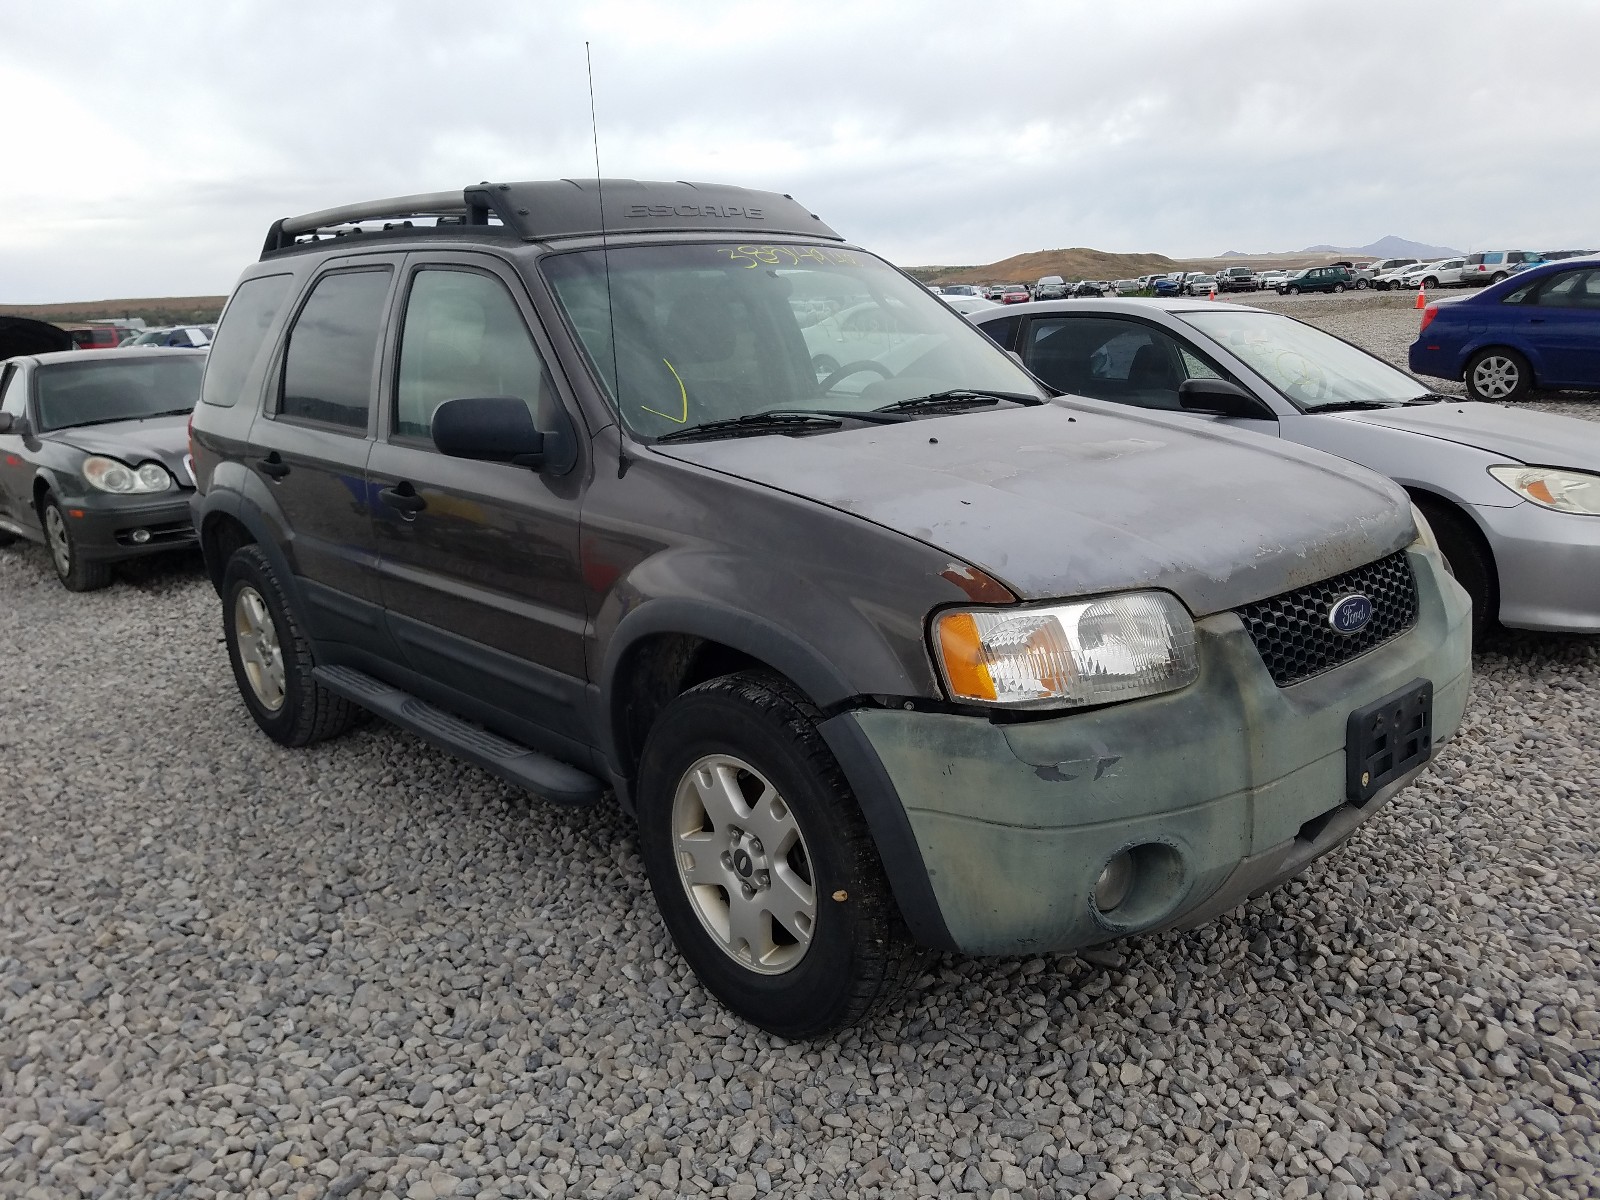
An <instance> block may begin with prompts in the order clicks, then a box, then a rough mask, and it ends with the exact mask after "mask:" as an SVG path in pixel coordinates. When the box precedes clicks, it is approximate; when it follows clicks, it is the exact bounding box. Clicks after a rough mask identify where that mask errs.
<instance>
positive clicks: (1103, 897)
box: [1094, 850, 1133, 913]
mask: <svg viewBox="0 0 1600 1200" xmlns="http://www.w3.org/2000/svg"><path fill="white" fill-rule="evenodd" d="M1132 885H1133V855H1132V854H1130V853H1129V852H1128V851H1126V850H1124V851H1123V852H1122V853H1121V854H1119V855H1117V856H1116V857H1115V858H1113V859H1112V860H1111V861H1110V862H1108V863H1107V864H1106V865H1105V869H1104V870H1103V871H1101V872H1100V878H1099V879H1098V880H1097V881H1096V882H1095V885H1094V906H1095V907H1096V908H1098V909H1099V910H1100V911H1101V912H1103V913H1108V912H1111V911H1112V910H1113V909H1115V908H1116V907H1117V905H1119V904H1121V903H1122V902H1123V901H1124V900H1126V899H1127V898H1128V888H1130V887H1131V886H1132Z"/></svg>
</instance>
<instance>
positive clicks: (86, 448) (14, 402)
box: [0, 350, 205, 592]
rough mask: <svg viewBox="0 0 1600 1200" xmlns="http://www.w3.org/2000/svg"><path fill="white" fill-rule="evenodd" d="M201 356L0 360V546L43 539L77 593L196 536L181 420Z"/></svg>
mask: <svg viewBox="0 0 1600 1200" xmlns="http://www.w3.org/2000/svg"><path fill="white" fill-rule="evenodd" d="M204 366H205V355H204V354H203V353H200V352H198V351H193V350H160V351H142V350H132V351H130V350H114V351H112V350H108V351H106V352H105V353H104V354H96V355H93V356H88V355H84V354H82V353H80V352H78V351H75V350H69V351H65V352H58V353H52V354H37V355H23V356H20V357H16V358H10V359H7V360H6V361H5V362H4V363H3V364H0V546H3V545H8V544H10V543H11V542H13V541H15V540H16V539H17V538H27V539H29V540H31V541H35V542H43V543H44V544H45V546H46V547H47V548H48V549H49V551H50V559H51V562H52V563H53V564H54V565H55V569H56V574H57V575H58V576H60V578H61V582H62V583H63V584H64V585H66V587H68V588H69V589H71V590H72V591H75V592H87V591H92V590H94V589H95V588H101V587H104V586H106V584H108V583H110V582H111V564H112V563H113V562H116V561H117V560H119V559H127V558H137V557H139V556H141V555H145V554H152V553H155V552H157V551H161V550H172V549H178V548H182V547H186V546H192V545H194V541H195V536H194V527H193V525H192V524H191V523H190V517H189V496H190V495H191V494H192V492H193V490H194V484H193V479H192V476H191V475H190V471H189V466H188V463H187V461H186V459H187V454H186V450H187V438H186V434H185V427H186V425H187V423H188V418H189V414H190V412H191V411H192V410H193V408H194V405H195V402H196V400H197V399H198V398H199V396H200V375H201V372H202V370H203V369H204Z"/></svg>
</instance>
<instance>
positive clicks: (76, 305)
mask: <svg viewBox="0 0 1600 1200" xmlns="http://www.w3.org/2000/svg"><path fill="white" fill-rule="evenodd" d="M227 299H228V298H227V297H226V296H163V297H156V298H146V299H142V300H75V301H73V302H71V303H68V304H0V315H4V316H8V317H33V318H34V319H35V320H39V321H52V322H54V323H55V324H57V325H73V324H76V323H78V322H80V321H89V320H101V319H104V318H106V317H142V318H144V321H145V324H147V325H184V324H192V323H201V324H210V323H211V322H213V321H215V320H216V319H217V318H218V317H219V316H221V315H222V306H223V304H225V303H226V302H227Z"/></svg>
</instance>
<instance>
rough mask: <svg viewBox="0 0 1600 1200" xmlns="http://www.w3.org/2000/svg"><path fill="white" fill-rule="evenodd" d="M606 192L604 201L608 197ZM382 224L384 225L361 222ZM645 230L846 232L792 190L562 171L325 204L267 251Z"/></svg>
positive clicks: (275, 235)
mask: <svg viewBox="0 0 1600 1200" xmlns="http://www.w3.org/2000/svg"><path fill="white" fill-rule="evenodd" d="M602 200H603V201H604V203H603V205H602ZM371 222H380V223H381V224H380V225H379V227H378V228H376V229H372V228H366V227H364V225H363V223H371ZM640 232H650V233H658V232H697V233H703V232H711V233H740V234H757V235H761V234H784V235H799V236H802V237H814V238H825V239H827V240H829V241H843V240H844V239H843V238H842V237H841V236H840V235H839V234H837V233H835V232H834V231H833V230H832V229H830V228H829V227H828V226H827V225H825V224H824V223H823V222H822V219H821V218H820V217H818V216H817V215H816V214H815V213H813V212H811V211H810V210H808V209H807V208H806V207H805V205H803V204H800V203H799V202H797V201H796V200H795V199H794V197H792V196H789V195H786V194H784V195H780V194H779V193H777V192H758V191H752V190H751V189H749V188H741V187H732V186H730V185H727V184H720V183H687V182H683V181H678V182H675V183H659V182H651V181H648V180H637V179H603V180H602V179H555V180H543V181H538V182H531V183H479V184H472V185H469V186H467V187H465V188H462V189H461V190H460V191H450V192H428V193H423V194H419V195H413V196H395V197H392V198H390V199H387V200H368V201H363V202H360V203H356V204H346V205H342V206H340V207H338V208H328V209H321V210H319V211H317V212H311V213H304V214H302V215H300V216H297V217H283V218H280V219H279V220H277V221H274V222H273V223H272V226H271V228H270V229H268V230H267V239H266V243H265V245H264V246H263V247H262V251H261V257H262V258H266V257H268V256H269V255H272V254H278V253H282V252H284V251H287V250H293V249H300V248H303V247H305V246H308V245H310V246H314V245H317V244H320V243H321V242H324V241H326V240H327V239H328V238H330V237H334V238H337V237H353V236H362V237H364V238H365V237H391V238H392V237H413V236H418V235H434V236H447V237H448V236H455V237H462V236H465V237H469V238H478V239H481V238H483V237H503V238H510V239H516V240H519V241H548V240H551V239H554V238H570V237H592V236H595V235H597V234H602V233H604V234H618V235H624V236H626V235H631V234H636V233H640Z"/></svg>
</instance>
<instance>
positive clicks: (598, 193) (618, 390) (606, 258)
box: [583, 40, 628, 476]
mask: <svg viewBox="0 0 1600 1200" xmlns="http://www.w3.org/2000/svg"><path fill="white" fill-rule="evenodd" d="M583 64H584V66H585V68H587V70H588V72H589V133H590V136H591V138H592V140H593V141H594V192H595V199H596V201H597V202H598V203H599V205H600V261H601V262H602V263H604V264H605V275H606V326H607V332H608V334H609V336H610V341H611V390H612V391H613V392H614V393H615V395H616V398H617V417H618V419H619V420H620V419H621V416H622V376H621V373H620V368H619V367H618V366H617V314H616V310H615V309H614V308H613V307H612V305H611V246H610V241H609V239H608V238H607V236H606V191H605V183H604V182H603V176H602V175H601V174H600V122H599V120H598V119H597V118H596V117H595V109H594V58H593V56H592V55H591V54H590V51H589V43H588V41H587V40H585V41H584V43H583ZM627 469H628V457H627V455H626V454H624V453H623V451H622V440H621V431H620V430H619V431H618V440H617V474H618V475H619V476H620V475H621V474H622V472H624V471H626V470H627Z"/></svg>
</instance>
